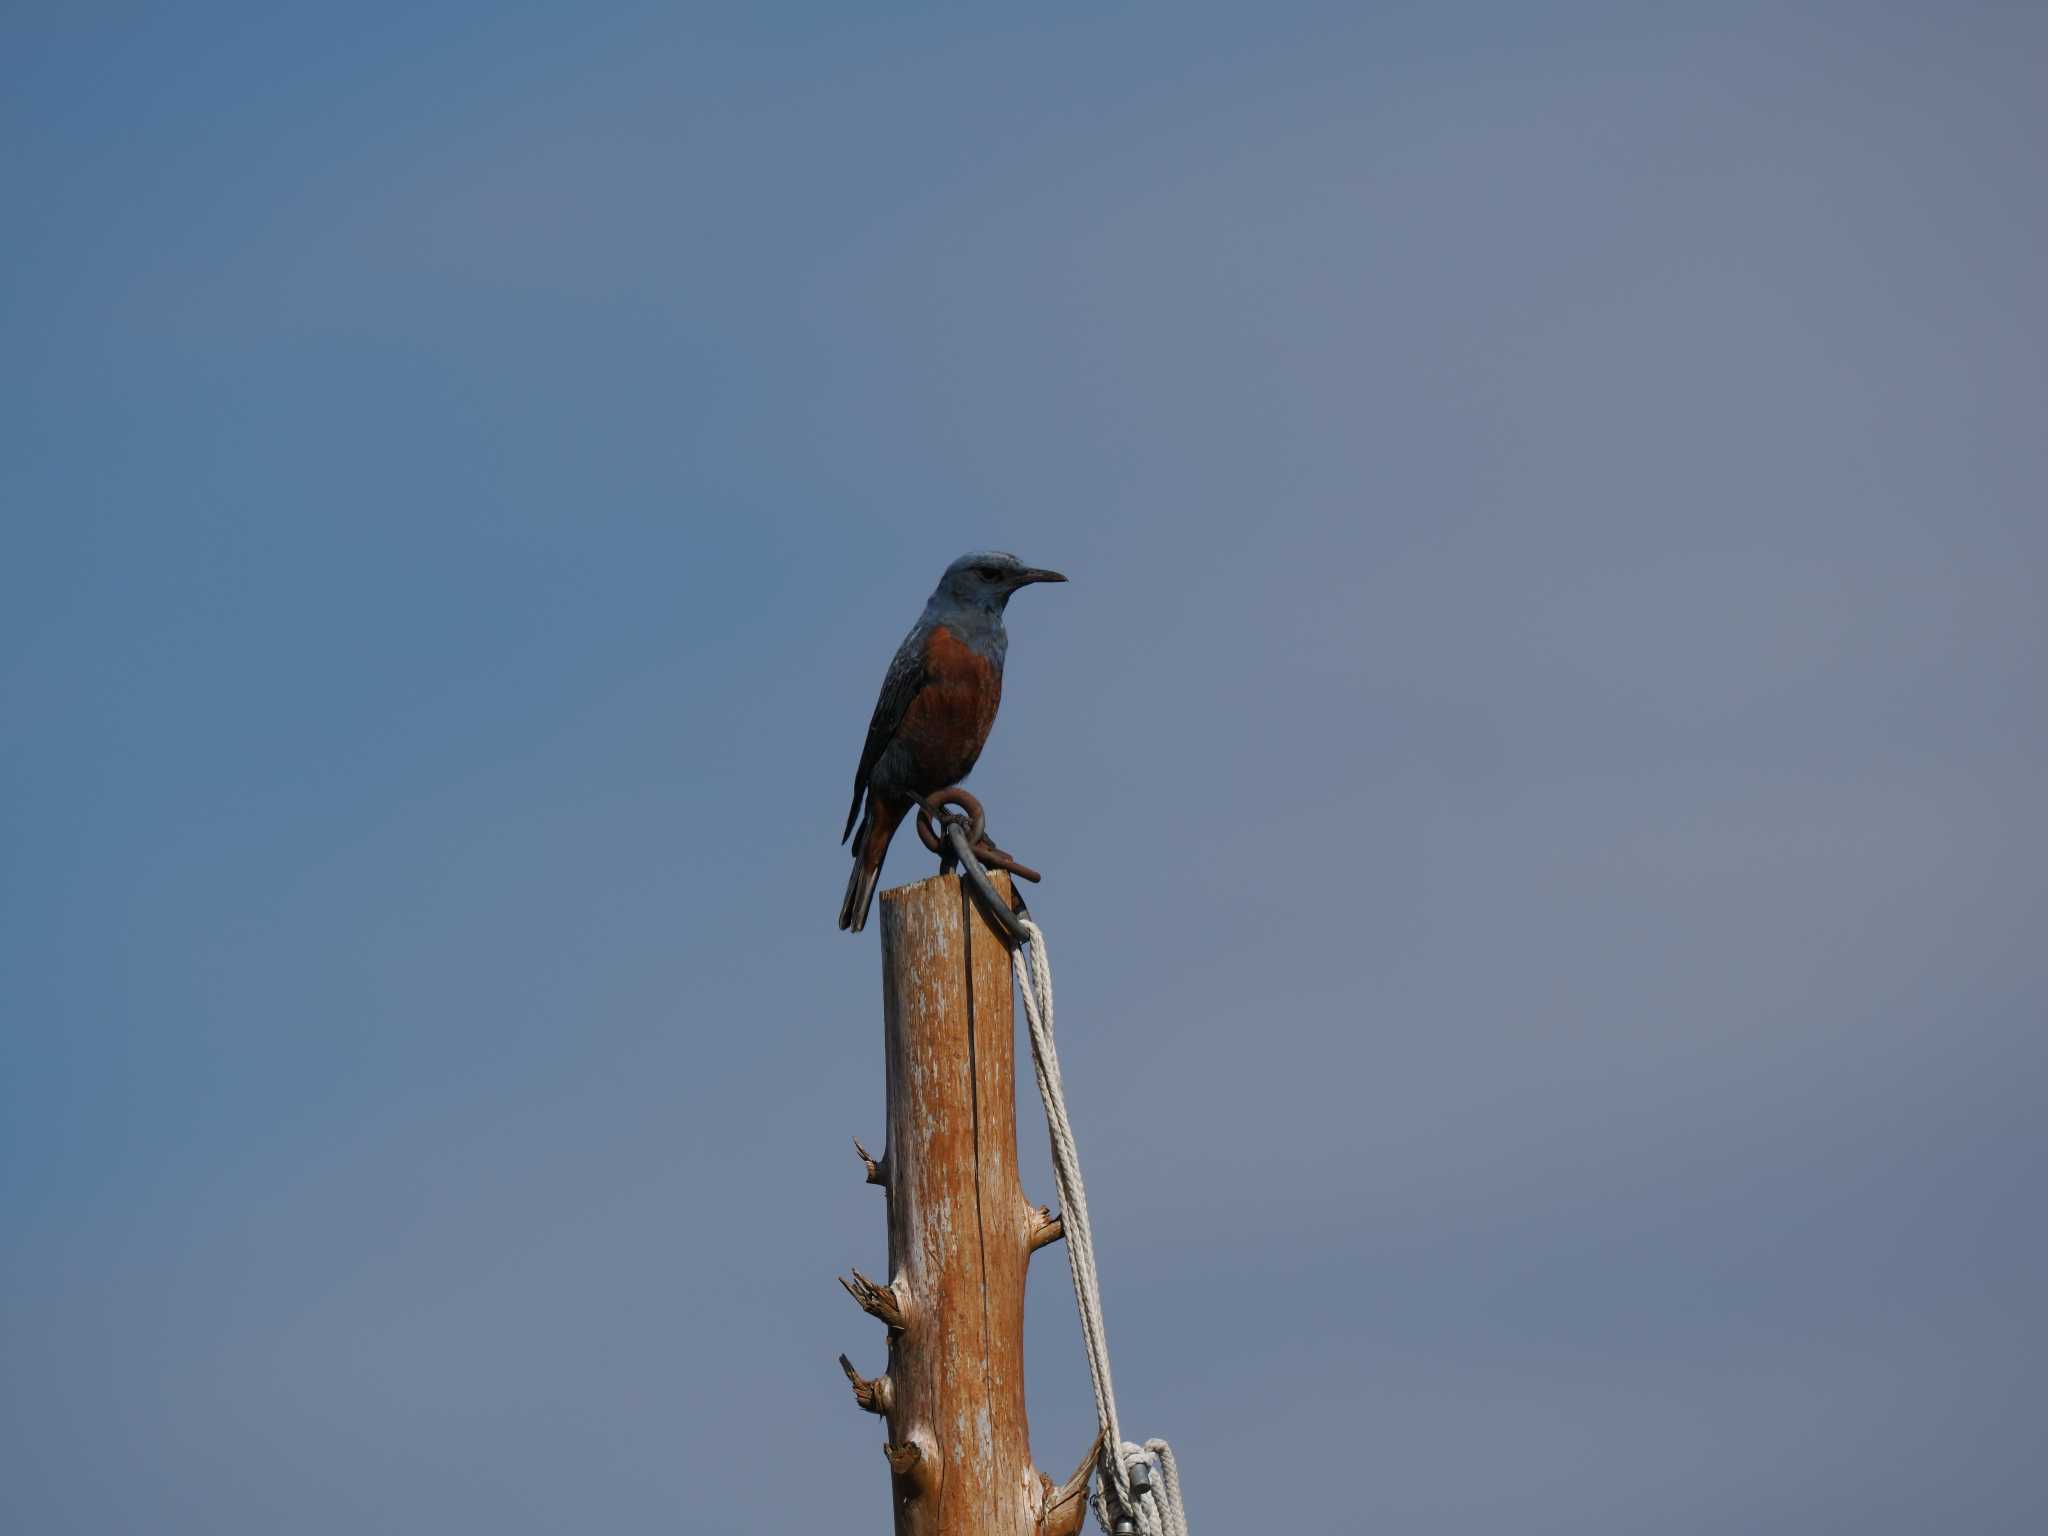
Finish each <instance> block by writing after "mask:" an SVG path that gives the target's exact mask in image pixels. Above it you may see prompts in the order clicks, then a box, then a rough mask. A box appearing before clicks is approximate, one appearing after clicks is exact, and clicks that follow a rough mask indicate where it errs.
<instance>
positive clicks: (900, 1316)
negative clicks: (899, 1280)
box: [839, 1269, 909, 1328]
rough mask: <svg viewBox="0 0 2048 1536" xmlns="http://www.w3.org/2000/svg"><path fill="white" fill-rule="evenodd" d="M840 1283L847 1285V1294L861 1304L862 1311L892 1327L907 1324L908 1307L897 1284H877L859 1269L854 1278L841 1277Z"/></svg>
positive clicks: (900, 1326)
mask: <svg viewBox="0 0 2048 1536" xmlns="http://www.w3.org/2000/svg"><path fill="white" fill-rule="evenodd" d="M839 1283H840V1284H841V1285H843V1286H845V1287H846V1294H847V1295H849V1296H851V1297H852V1298H853V1299H854V1300H855V1301H856V1302H857V1303H859V1305H860V1309H861V1311H863V1312H865V1313H867V1314H868V1316H870V1317H879V1318H880V1319H881V1320H882V1321H883V1322H885V1323H887V1324H888V1325H889V1326H890V1327H891V1328H902V1327H905V1326H907V1322H906V1316H907V1313H908V1310H909V1309H908V1308H907V1307H906V1306H905V1305H904V1302H903V1293H902V1292H901V1290H899V1289H898V1288H897V1287H896V1286H895V1285H893V1284H891V1285H877V1284H875V1282H874V1281H872V1280H870V1279H869V1278H868V1277H867V1276H866V1275H864V1274H862V1273H861V1272H860V1271H859V1270H857V1269H856V1270H855V1271H854V1272H853V1278H852V1279H851V1280H849V1279H847V1278H846V1277H845V1276H844V1275H842V1276H840V1277H839Z"/></svg>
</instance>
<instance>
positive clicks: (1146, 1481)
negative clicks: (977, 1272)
mask: <svg viewBox="0 0 2048 1536" xmlns="http://www.w3.org/2000/svg"><path fill="white" fill-rule="evenodd" d="M958 841H959V842H960V843H961V844H963V845H964V843H965V839H964V838H961V839H959V840H958ZM972 857H973V856H972V854H967V855H966V860H965V862H967V863H969V865H970V867H971V865H972ZM986 878H987V877H986V876H983V880H984V881H985V880H986ZM1007 915H1012V916H1013V918H1014V921H1015V923H1016V925H1017V930H1018V937H1019V940H1020V942H1018V943H1016V944H1014V945H1013V946H1012V947H1011V949H1010V964H1011V966H1012V967H1013V968H1014V969H1015V971H1016V973H1017V983H1018V990H1019V991H1021V992H1022V993H1023V995H1024V1018H1025V1020H1026V1022H1027V1023H1028V1024H1029V1025H1030V1026H1031V1065H1032V1068H1033V1070H1034V1072H1035V1073H1036V1075H1037V1078H1038V1097H1039V1101H1040V1102H1041V1103H1043V1104H1044V1105H1045V1125H1046V1130H1047V1133H1048V1134H1049V1135H1050V1137H1051V1140H1052V1173H1053V1180H1054V1182H1055V1183H1057V1184H1058V1185H1059V1191H1060V1221H1061V1223H1062V1225H1063V1226H1064V1228H1065V1232H1066V1239H1067V1269H1068V1271H1069V1272H1070V1273H1071V1274H1072V1275H1073V1277H1074V1304H1075V1306H1076V1307H1077V1308H1078V1309H1079V1311H1080V1313H1081V1338H1082V1340H1083V1342H1084V1343H1085V1344H1086V1345H1087V1348H1088V1377H1089V1380H1090V1382H1091V1383H1092V1384H1093V1385H1094V1388H1095V1418H1096V1422H1097V1423H1098V1424H1100V1425H1101V1427H1102V1444H1103V1451H1102V1467H1101V1470H1102V1477H1101V1478H1100V1479H1099V1480H1098V1486H1097V1492H1096V1494H1095V1496H1094V1498H1093V1500H1092V1502H1093V1504H1094V1506H1095V1518H1096V1519H1097V1520H1098V1521H1100V1522H1101V1525H1102V1528H1103V1530H1104V1531H1107V1532H1110V1533H1111V1536H1119V1533H1123V1532H1129V1531H1133V1530H1135V1531H1136V1532H1137V1533H1138V1536H1188V1517H1187V1511H1186V1509H1185V1508H1184V1507H1183V1506H1182V1504H1181V1494H1180V1468H1179V1466H1178V1465H1177V1464H1176V1463H1175V1461H1174V1459H1173V1448H1172V1447H1171V1446H1169V1445H1168V1444H1167V1443H1166V1442H1165V1441H1164V1440H1147V1441H1146V1442H1145V1443H1144V1444H1143V1445H1134V1444H1133V1443H1131V1442H1130V1441H1128V1440H1126V1439H1124V1438H1123V1431H1122V1430H1121V1429H1120V1428H1119V1427H1118V1425H1117V1417H1116V1390H1115V1388H1114V1387H1113V1386H1111V1384H1110V1379H1109V1340H1108V1337H1107V1335H1106V1334H1105V1332H1104V1330H1103V1322H1102V1289H1101V1286H1100V1285H1099V1284H1098V1283H1097V1281H1096V1278H1095V1238H1094V1235H1093V1233H1092V1231H1091V1230H1090V1228H1089V1225H1088V1190H1087V1187H1086V1186H1085V1185H1084V1184H1083V1183H1082V1182H1081V1153H1080V1150H1079V1149H1078V1148H1077V1147H1076V1146H1075V1145H1074V1128H1073V1125H1072V1124H1071V1123H1070V1122H1069V1121H1068V1119H1067V1096H1066V1090H1065V1088H1064V1087H1063V1086H1062V1085H1061V1082H1060V1056H1059V1051H1058V1050H1057V1049H1056V1048H1055V1047H1054V1045H1053V1038H1052V1013H1053V1009H1052V957H1051V956H1050V955H1049V954H1048V953H1047V952H1046V947H1045V934H1044V932H1043V931H1042V930H1041V929H1040V928H1039V926H1038V924H1036V923H1034V922H1033V921H1032V920H1031V919H1030V917H1029V916H1027V915H1025V914H1024V913H1022V912H1018V913H1015V914H1007Z"/></svg>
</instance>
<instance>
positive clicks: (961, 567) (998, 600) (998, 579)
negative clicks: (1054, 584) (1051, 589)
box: [938, 549, 1067, 613]
mask: <svg viewBox="0 0 2048 1536" xmlns="http://www.w3.org/2000/svg"><path fill="white" fill-rule="evenodd" d="M1066 579H1067V578H1066V577H1064V576H1062V575H1061V574H1060V573H1059V572H1058V571H1041V570H1039V569H1037V568H1036V567H1035V566H1029V565H1026V564H1025V563H1024V562H1023V561H1021V560H1019V559H1018V558H1017V557H1016V556H1015V555H1006V554H1003V553H1002V552H1001V551H1000V550H992V549H981V550H976V551H975V552H974V553H973V554H971V555H962V556H961V557H960V558H959V559H958V560H955V561H954V562H953V563H952V564H951V565H949V566H947V567H946V574H945V575H943V576H941V577H940V578H939V591H938V595H939V596H941V597H945V598H948V599H950V600H951V601H953V602H956V603H959V604H960V605H961V606H962V607H967V608H989V609H993V610H995V611H996V612H998V613H1000V612H1002V609H1003V605H1004V604H1005V603H1007V602H1009V600H1010V596H1011V594H1012V593H1014V592H1015V591H1016V590H1017V589H1018V588H1019V587H1028V586H1030V585H1031V584H1032V583H1033V582H1034V581H1065V580H1066Z"/></svg>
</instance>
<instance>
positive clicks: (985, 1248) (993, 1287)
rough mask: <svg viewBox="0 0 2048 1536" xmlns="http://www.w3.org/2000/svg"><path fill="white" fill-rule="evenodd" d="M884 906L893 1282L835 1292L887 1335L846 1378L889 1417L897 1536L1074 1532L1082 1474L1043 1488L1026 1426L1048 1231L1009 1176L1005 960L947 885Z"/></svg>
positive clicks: (939, 880) (1011, 1114)
mask: <svg viewBox="0 0 2048 1536" xmlns="http://www.w3.org/2000/svg"><path fill="white" fill-rule="evenodd" d="M993 878H994V879H995V881H996V882H997V885H998V887H999V888H1000V889H1001V890H1002V891H1003V893H1004V895H1005V896H1006V897H1007V895H1008V894H1009V877H1008V876H1006V875H1003V874H1001V873H997V874H995V875H994V877H993ZM881 905H882V925H881V926H882V1014H883V1027H884V1044H885V1049H886V1052H887V1082H888V1108H889V1142H888V1147H887V1149H886V1151H885V1152H884V1155H883V1157H882V1159H881V1161H880V1163H879V1164H870V1168H869V1178H870V1180H871V1182H876V1183H880V1184H882V1185H884V1186H885V1187H886V1188H887V1190H888V1198H889V1283H888V1284H887V1285H876V1284H875V1283H874V1282H872V1281H870V1280H868V1279H867V1278H866V1277H865V1276H863V1275H861V1274H860V1273H859V1272H858V1271H856V1272H855V1274H854V1278H853V1280H852V1281H851V1282H845V1283H846V1284H847V1289H848V1290H849V1291H851V1292H852V1293H853V1295H854V1299H855V1300H857V1301H858V1302H860V1304H861V1305H862V1307H863V1308H865V1309H866V1310H867V1311H869V1312H870V1313H872V1314H874V1315H875V1316H876V1317H878V1318H880V1319H881V1320H882V1321H883V1322H884V1323H886V1324H887V1325H888V1327H889V1370H888V1375H887V1376H886V1377H884V1378H877V1379H876V1380H874V1381H865V1380H863V1379H862V1378H861V1377H860V1376H859V1375H858V1374H857V1373H856V1372H855V1371H854V1370H853V1368H852V1366H850V1365H846V1373H847V1376H848V1377H849V1379H851V1380H852V1382H853V1386H854V1395H855V1397H856V1398H857V1399H859V1401H860V1402H861V1405H862V1406H863V1407H866V1408H869V1409H870V1410H871V1411H874V1412H877V1413H886V1414H887V1416H888V1420H889V1439H888V1443H887V1445H885V1446H884V1447H883V1449H884V1451H885V1453H886V1454H887V1456H888V1459H889V1465H890V1469H891V1483H892V1490H893V1495H894V1504H895V1510H896V1533H897V1536H1071V1532H1073V1531H1074V1530H1076V1529H1078V1528H1079V1525H1080V1523H1081V1519H1082V1517H1083V1516H1084V1515H1085V1513H1086V1500H1085V1490H1086V1477H1087V1472H1088V1470H1089V1466H1090V1460H1084V1461H1083V1463H1082V1466H1081V1469H1080V1471H1079V1473H1078V1474H1077V1478H1076V1479H1069V1481H1068V1483H1067V1484H1065V1485H1063V1486H1060V1487H1055V1486H1054V1485H1053V1484H1052V1483H1051V1481H1050V1479H1048V1478H1046V1477H1044V1476H1042V1475H1041V1474H1040V1473H1039V1472H1037V1471H1036V1470H1035V1469H1034V1468H1033V1467H1032V1465H1031V1450H1030V1433H1029V1429H1028V1427H1027V1425H1026V1422H1025V1412H1024V1277H1025V1271H1026V1269H1027V1268H1028V1266H1029V1263H1030V1258H1031V1254H1032V1251H1033V1250H1034V1249H1036V1248H1039V1247H1042V1246H1044V1245H1045V1244H1046V1243H1047V1242H1050V1241H1051V1240H1052V1239H1053V1238H1055V1237H1057V1236H1059V1219H1058V1218H1057V1217H1056V1216H1052V1215H1050V1214H1049V1213H1047V1212H1046V1211H1044V1210H1041V1209H1039V1208H1037V1207H1034V1206H1033V1205H1032V1204H1031V1203H1030V1202H1029V1201H1027V1200H1026V1199H1025V1198H1024V1191H1023V1187H1022V1185H1021V1184H1020V1183H1019V1182H1018V1178H1017V1090H1016V1075H1015V1040H1016V1029H1015V1024H1014V1016H1013V1014H1012V1011H1011V992H1010V957H1009V952H1008V950H1007V949H1006V948H1005V947H1004V944H1003V940H1002V938H1001V936H1000V935H999V934H998V933H997V932H996V931H995V930H994V929H993V928H992V927H990V926H989V923H988V920H987V919H986V918H985V917H983V916H982V914H981V911H980V909H979V908H978V907H977V906H976V905H975V903H974V899H973V897H972V896H971V895H970V894H969V893H968V890H967V888H966V886H965V885H964V884H963V882H962V881H961V880H960V879H959V878H958V877H956V876H953V875H936V876H933V877H932V878H931V879H929V880H925V881H923V882H921V883H919V884H917V885H912V886H903V887H899V888H898V889H896V890H892V891H885V892H883V893H882V897H881ZM862 1155H863V1157H865V1153H863V1154H862ZM841 1363H842V1364H843V1365H844V1364H845V1362H844V1360H843V1359H842V1362H841ZM1090 1459H1091V1460H1092V1452H1091V1458H1090Z"/></svg>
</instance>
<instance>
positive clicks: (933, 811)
mask: <svg viewBox="0 0 2048 1536" xmlns="http://www.w3.org/2000/svg"><path fill="white" fill-rule="evenodd" d="M949 805H952V806H958V807H959V808H960V809H961V810H963V811H965V812H966V813H967V815H966V816H965V817H959V816H948V815H947V814H946V812H945V807H946V806H949ZM955 821H958V822H960V823H961V824H962V825H964V826H965V827H966V828H967V841H968V842H969V843H970V844H974V843H979V842H981V841H982V840H983V839H984V838H986V837H987V835H988V815H987V813H986V812H985V811H983V810H982V808H981V802H980V801H979V800H977V799H975V798H974V796H972V795H970V794H969V793H967V791H966V790H964V789H962V788H960V787H959V786H958V785H957V784H956V785H955V786H954V787H953V788H951V789H941V790H935V791H933V792H932V793H931V794H929V795H926V796H925V797H924V798H923V799H922V800H920V801H918V802H917V840H918V841H919V842H921V843H923V844H924V845H925V847H926V848H928V849H930V850H931V851H932V852H933V853H936V854H937V855H938V856H939V857H940V858H942V859H943V858H944V857H946V845H945V843H944V842H943V841H942V840H941V833H940V831H939V826H940V824H944V823H951V822H955Z"/></svg>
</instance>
